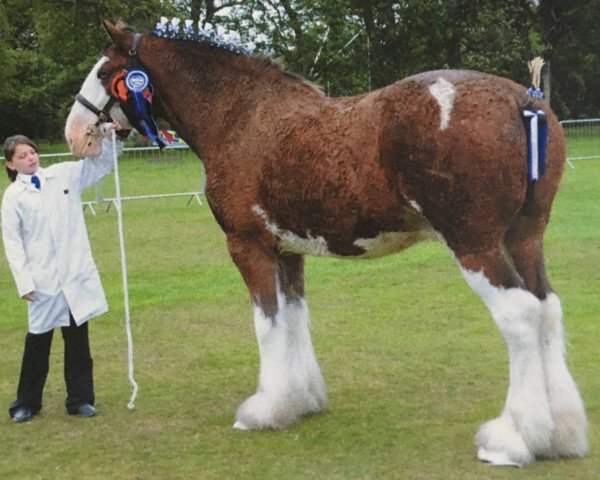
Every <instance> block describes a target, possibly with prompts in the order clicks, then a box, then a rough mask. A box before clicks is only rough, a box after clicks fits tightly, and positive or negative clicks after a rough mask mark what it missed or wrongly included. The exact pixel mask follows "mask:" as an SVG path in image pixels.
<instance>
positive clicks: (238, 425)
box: [233, 420, 250, 430]
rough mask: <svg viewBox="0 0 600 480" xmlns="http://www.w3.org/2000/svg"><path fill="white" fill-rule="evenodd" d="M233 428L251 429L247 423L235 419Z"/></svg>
mask: <svg viewBox="0 0 600 480" xmlns="http://www.w3.org/2000/svg"><path fill="white" fill-rule="evenodd" d="M233 428H235V429H236V430H250V429H249V428H248V427H247V426H246V425H244V424H243V423H242V422H240V421H239V420H236V421H235V423H234V424H233Z"/></svg>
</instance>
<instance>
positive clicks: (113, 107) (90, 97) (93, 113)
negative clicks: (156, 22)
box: [65, 21, 133, 156]
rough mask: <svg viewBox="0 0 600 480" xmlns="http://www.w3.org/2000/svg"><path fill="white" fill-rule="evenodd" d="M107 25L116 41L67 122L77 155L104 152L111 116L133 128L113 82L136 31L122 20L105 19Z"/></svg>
mask: <svg viewBox="0 0 600 480" xmlns="http://www.w3.org/2000/svg"><path fill="white" fill-rule="evenodd" d="M104 28H106V31H107V32H108V34H109V35H110V38H111V39H112V41H113V43H111V44H109V45H108V46H107V47H106V48H105V50H104V52H103V55H102V57H101V58H100V60H98V61H97V62H96V64H95V65H94V67H93V68H92V70H91V71H90V73H89V74H88V76H87V78H86V79H85V81H84V82H83V85H82V87H81V90H80V91H79V94H78V95H77V97H76V98H77V101H76V102H75V103H74V104H73V106H72V107H71V112H70V113H69V116H68V118H67V123H66V126H65V137H66V139H67V142H68V143H69V148H70V149H71V152H72V153H73V154H74V155H77V156H95V155H98V154H100V151H101V140H102V134H101V132H100V128H99V127H100V124H101V123H102V122H105V121H107V120H109V119H113V120H115V121H118V122H119V123H121V125H122V126H123V127H124V128H126V129H131V128H132V127H131V122H130V121H129V120H128V119H127V116H126V115H125V113H124V112H123V110H122V109H121V107H120V104H119V102H118V101H117V100H118V92H114V91H113V90H114V89H113V88H112V85H113V81H114V78H115V76H116V75H118V74H119V73H120V72H122V71H123V69H124V68H125V66H126V64H127V60H128V52H129V51H130V50H131V48H132V45H133V32H132V31H131V30H129V29H127V28H126V27H125V25H124V24H122V23H121V22H119V23H117V25H116V26H115V25H112V24H111V23H110V22H107V21H104Z"/></svg>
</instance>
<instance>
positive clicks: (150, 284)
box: [0, 157, 600, 480]
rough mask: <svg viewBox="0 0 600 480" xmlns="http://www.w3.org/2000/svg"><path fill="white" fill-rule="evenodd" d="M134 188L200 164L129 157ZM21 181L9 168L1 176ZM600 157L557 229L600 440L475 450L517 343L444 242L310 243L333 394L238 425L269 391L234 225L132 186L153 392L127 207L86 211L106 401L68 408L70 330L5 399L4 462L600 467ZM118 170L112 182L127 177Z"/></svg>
mask: <svg viewBox="0 0 600 480" xmlns="http://www.w3.org/2000/svg"><path fill="white" fill-rule="evenodd" d="M120 165H121V179H122V184H123V187H122V189H123V195H138V194H144V193H168V192H179V191H192V190H196V189H197V187H198V168H199V167H198V164H197V161H194V160H193V159H191V158H190V157H185V158H182V159H179V160H176V161H152V162H145V161H143V160H139V159H138V160H135V159H134V160H129V161H126V160H123V161H122V162H121V163H120ZM5 185H6V181H5V179H2V181H1V182H0V188H2V189H3V188H4V187H5ZM598 185H600V162H595V161H590V162H577V163H576V168H575V169H570V168H567V170H566V171H565V176H564V181H563V183H562V186H561V189H560V192H559V195H558V197H557V200H556V203H555V208H554V212H553V219H552V222H551V224H550V227H549V229H548V233H547V236H546V249H545V252H546V257H547V265H548V271H549V276H550V278H551V280H552V282H553V285H554V287H555V289H556V290H557V291H558V293H559V294H560V295H561V298H562V301H563V307H564V310H565V324H566V328H567V331H568V353H569V363H570V366H571V370H572V372H573V374H574V376H575V378H576V380H577V382H578V384H579V387H580V390H581V392H582V395H583V397H584V399H585V401H586V404H587V411H588V416H589V420H590V425H591V428H590V454H589V456H588V457H587V458H584V459H578V460H564V461H552V462H539V463H536V464H534V465H531V466H528V467H526V469H524V470H513V469H494V468H490V467H487V466H485V465H482V464H480V463H479V462H477V460H476V459H475V448H474V446H473V436H474V433H475V431H476V429H477V427H478V425H479V424H480V423H482V422H483V421H485V420H487V419H489V418H491V417H494V416H496V415H497V414H499V413H500V411H501V409H502V406H503V404H504V399H505V396H506V389H507V353H506V348H505V345H504V343H503V340H502V338H501V336H500V334H499V332H498V331H497V329H496V327H495V326H494V324H493V322H492V320H491V318H490V316H489V314H488V312H487V310H486V308H485V307H484V306H483V304H482V303H481V302H480V300H479V299H478V298H477V297H476V296H475V294H474V293H473V292H472V291H471V290H470V289H469V288H468V287H467V285H466V284H465V282H464V281H463V279H462V276H461V274H460V273H459V271H458V269H457V268H456V265H455V264H454V261H453V260H452V259H451V258H450V256H449V255H448V254H447V253H446V251H445V249H444V248H443V247H442V246H441V245H439V244H436V243H424V244H421V245H418V246H416V247H414V248H412V249H410V250H408V251H406V252H404V253H403V254H400V255H395V256H390V257H386V258H383V259H379V260H372V261H355V262H352V261H341V260H332V259H319V258H309V259H307V268H306V277H307V298H308V301H309V306H310V308H311V315H312V331H313V339H314V343H315V348H316V351H317V356H318V358H319V360H320V362H321V367H322V370H323V374H324V376H325V379H326V381H327V385H328V392H329V400H330V408H329V410H328V411H327V412H325V413H323V414H321V415H318V416H315V417H312V418H308V419H305V420H303V421H302V422H300V423H298V424H297V425H294V426H293V427H291V428H290V429H288V430H286V431H282V432H271V431H268V432H239V431H236V430H233V429H232V428H231V425H232V423H233V415H234V412H235V409H236V407H237V406H238V405H239V403H240V402H241V401H242V400H243V399H244V398H245V397H246V396H248V395H250V394H252V393H253V392H254V389H255V386H256V376H257V371H258V352H257V347H256V341H255V337H254V328H253V325H252V313H251V308H250V301H249V297H248V294H247V291H246V289H245V286H244V285H243V282H242V280H241V277H240V275H239V273H238V272H237V270H236V269H235V267H234V266H233V264H232V262H231V261H230V259H229V257H228V254H227V251H226V247H225V241H224V235H223V233H222V232H221V231H220V229H219V228H218V226H217V225H216V223H215V221H214V220H213V218H212V215H211V213H210V211H209V209H208V207H207V206H206V204H205V205H203V206H199V205H198V204H196V203H192V204H190V205H189V206H186V201H187V199H185V198H170V199H154V200H147V201H146V200H144V201H131V202H126V203H125V204H124V222H125V237H126V242H127V255H128V266H129V285H130V299H131V315H132V323H133V334H134V342H135V354H136V370H135V373H136V379H137V381H138V382H139V385H140V392H139V397H138V400H137V405H136V408H135V409H134V410H133V411H130V410H128V409H127V407H126V405H127V402H128V400H129V397H130V395H131V386H130V385H129V383H128V380H127V348H126V338H125V329H124V314H123V308H122V291H121V271H120V259H119V247H118V235H117V223H116V213H115V211H114V209H111V210H110V211H109V212H108V213H106V212H104V210H103V209H97V210H98V214H97V215H96V216H93V215H91V214H90V212H89V211H86V217H87V223H88V228H89V233H90V238H91V242H92V244H93V251H94V256H95V259H96V261H97V264H98V266H99V269H100V271H101V275H102V279H103V283H104V286H105V289H106V293H107V296H108V299H109V303H110V306H111V309H110V311H109V313H107V314H105V315H103V316H102V317H100V318H97V319H94V320H93V321H92V323H91V324H90V330H91V341H92V351H93V356H94V360H95V381H96V393H97V406H98V409H99V415H98V416H97V417H95V418H93V419H87V420H82V419H79V418H73V417H68V416H67V415H66V414H65V413H64V406H63V401H64V396H65V392H64V382H63V380H62V340H61V338H60V335H56V336H55V343H54V348H53V352H52V358H51V370H50V375H49V378H48V382H47V385H46V390H45V397H44V409H43V410H42V412H41V414H40V415H39V416H38V417H36V418H35V419H34V420H33V421H32V422H30V423H29V424H24V425H15V424H13V423H12V422H11V421H10V419H9V417H8V414H7V412H6V410H5V415H4V416H3V417H0V438H1V439H2V440H1V447H0V478H1V479H18V480H21V479H27V480H29V479H53V480H54V479H80V478H84V479H102V480H105V479H111V480H112V479H117V480H120V479H127V480H128V479H143V480H154V479H156V480H171V479H231V478H235V479H255V478H257V479H258V478H261V479H340V480H346V479H445V480H448V479H460V480H463V479H466V480H470V479H482V478H486V479H488V478H489V479H513V478H527V479H572V478H577V479H578V480H588V479H589V480H592V479H596V478H598V472H599V471H600V455H599V454H598V451H599V450H600V430H599V428H598V423H599V421H600V375H599V374H598V368H599V366H598V365H599V363H598V338H600V322H598V318H597V317H598V313H597V312H598V300H597V299H598V292H599V291H600V276H599V275H598V265H599V264H600V231H599V226H600V209H599V208H598V202H599V200H600V195H599V193H598ZM111 188H112V187H111V184H110V181H108V182H106V185H105V194H106V195H107V196H110V194H111V191H112V190H111ZM0 302H1V305H2V321H1V322H0V406H4V408H5V409H8V405H9V404H10V402H11V401H12V400H14V395H15V391H16V382H17V379H18V371H19V366H20V360H21V353H22V348H23V337H24V334H25V331H26V311H25V303H24V302H23V301H21V300H19V299H18V298H16V293H15V288H14V284H13V280H12V277H11V275H10V273H9V272H8V267H7V264H6V260H5V259H4V257H3V256H2V257H1V259H0Z"/></svg>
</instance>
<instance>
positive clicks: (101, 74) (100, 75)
mask: <svg viewBox="0 0 600 480" xmlns="http://www.w3.org/2000/svg"><path fill="white" fill-rule="evenodd" d="M98 78H99V79H100V80H106V79H107V78H108V72H103V71H102V70H100V71H98Z"/></svg>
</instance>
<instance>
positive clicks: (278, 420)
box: [233, 288, 327, 430]
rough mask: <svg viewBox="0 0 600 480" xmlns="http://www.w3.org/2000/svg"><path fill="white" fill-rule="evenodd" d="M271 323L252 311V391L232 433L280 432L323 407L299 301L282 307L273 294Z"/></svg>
mask: <svg viewBox="0 0 600 480" xmlns="http://www.w3.org/2000/svg"><path fill="white" fill-rule="evenodd" d="M277 297H278V304H279V305H278V307H279V308H278V312H277V315H276V318H275V319H274V320H273V319H271V318H268V317H266V316H265V315H264V313H263V311H262V310H261V309H260V308H258V307H257V306H255V307H254V325H255V329H256V336H257V339H258V346H259V351H260V375H259V384H258V389H257V391H256V393H255V394H254V395H252V396H251V397H249V398H248V399H247V400H246V401H245V402H244V403H243V404H242V405H241V406H240V407H239V408H238V411H237V414H236V421H235V423H234V425H233V426H234V428H237V429H240V430H251V429H265V428H273V429H282V428H286V427H288V426H289V425H291V424H292V423H294V422H295V421H296V420H298V419H299V418H300V417H301V416H303V415H307V414H310V413H316V412H319V411H321V410H324V409H325V408H326V407H327V392H326V388H325V382H324V381H323V377H322V375H321V371H320V369H319V365H318V363H317V359H316V356H315V351H314V349H313V345H312V341H311V337H310V330H309V325H310V321H309V316H308V308H307V306H306V302H305V301H304V300H301V301H294V302H290V303H288V302H286V300H285V298H284V296H283V293H282V292H281V291H279V288H278V295H277Z"/></svg>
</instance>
